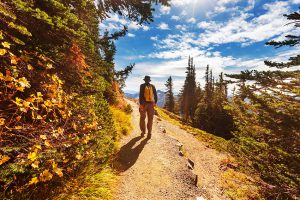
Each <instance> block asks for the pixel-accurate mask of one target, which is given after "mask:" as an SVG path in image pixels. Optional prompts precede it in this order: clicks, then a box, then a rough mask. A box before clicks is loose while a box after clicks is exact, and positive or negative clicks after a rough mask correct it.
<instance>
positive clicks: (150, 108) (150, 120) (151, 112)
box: [147, 103, 154, 134]
mask: <svg viewBox="0 0 300 200" xmlns="http://www.w3.org/2000/svg"><path fill="white" fill-rule="evenodd" d="M147 107H148V108H147V117H148V123H147V129H148V134H151V132H152V125H153V117H154V104H152V103H151V104H148V106H147Z"/></svg>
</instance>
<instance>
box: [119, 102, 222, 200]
mask: <svg viewBox="0 0 300 200" xmlns="http://www.w3.org/2000/svg"><path fill="white" fill-rule="evenodd" d="M130 104H131V106H132V107H133V114H132V123H133V126H134V130H133V132H132V134H131V135H130V136H128V137H126V138H124V139H123V140H122V141H121V149H120V151H119V153H118V154H117V158H116V162H115V167H116V168H117V169H118V171H119V172H120V173H119V175H120V181H119V187H118V190H117V194H116V199H122V200H126V199H130V200H132V199H139V200H140V199H164V200H166V199H196V197H202V198H204V199H222V200H224V199H227V197H226V196H225V194H224V191H223V189H222V187H221V180H220V177H221V174H222V169H221V168H220V166H221V165H222V161H223V160H225V159H227V155H225V154H222V153H219V152H217V151H216V150H213V149H210V148H208V147H207V146H206V145H205V144H204V143H202V142H200V141H199V140H197V139H196V138H195V137H194V136H193V135H191V134H189V133H187V132H186V131H184V130H182V129H180V128H179V127H178V126H176V125H173V124H171V123H169V122H167V121H165V120H162V119H160V118H158V117H155V120H154V124H153V134H152V137H151V138H149V137H148V138H147V137H141V136H140V131H139V112H138V106H137V105H136V104H135V103H133V102H130ZM182 145H183V146H182ZM180 146H182V147H180ZM180 150H183V152H184V154H185V156H182V155H180ZM186 156H187V157H188V158H190V159H191V160H192V161H193V162H194V169H193V170H191V169H189V167H191V165H193V164H192V163H191V164H190V166H188V160H187V157H186ZM196 185H197V187H196Z"/></svg>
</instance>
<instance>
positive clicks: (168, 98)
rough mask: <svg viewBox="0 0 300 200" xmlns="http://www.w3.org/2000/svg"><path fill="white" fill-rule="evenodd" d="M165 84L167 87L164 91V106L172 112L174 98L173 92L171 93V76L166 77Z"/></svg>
mask: <svg viewBox="0 0 300 200" xmlns="http://www.w3.org/2000/svg"><path fill="white" fill-rule="evenodd" d="M165 86H166V87H167V91H166V93H165V105H164V108H165V109H167V110H168V111H170V112H174V108H175V99H174V93H173V80H172V77H171V76H170V77H169V78H168V80H167V82H166V84H165Z"/></svg>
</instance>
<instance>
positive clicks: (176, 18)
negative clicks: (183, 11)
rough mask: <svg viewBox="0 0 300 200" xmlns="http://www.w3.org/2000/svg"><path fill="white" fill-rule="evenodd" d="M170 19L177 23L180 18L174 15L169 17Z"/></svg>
mask: <svg viewBox="0 0 300 200" xmlns="http://www.w3.org/2000/svg"><path fill="white" fill-rule="evenodd" d="M171 19H173V20H175V21H179V20H180V17H179V16H176V15H173V16H172V17H171Z"/></svg>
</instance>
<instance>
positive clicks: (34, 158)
mask: <svg viewBox="0 0 300 200" xmlns="http://www.w3.org/2000/svg"><path fill="white" fill-rule="evenodd" d="M36 153H37V152H36V151H34V152H30V153H29V154H28V156H27V158H28V159H30V160H31V161H35V160H36V159H37V154H36Z"/></svg>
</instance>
